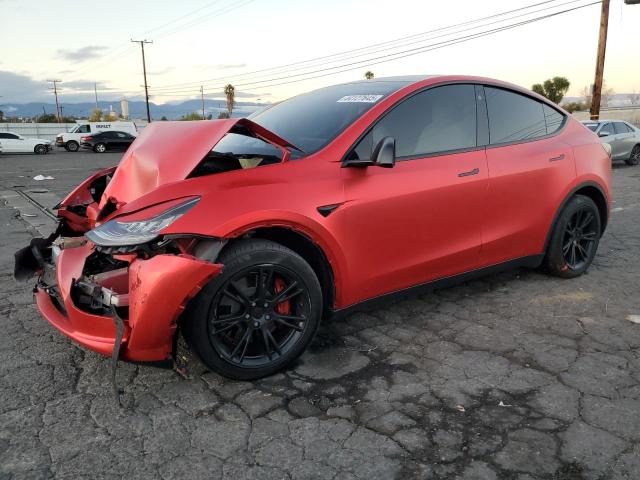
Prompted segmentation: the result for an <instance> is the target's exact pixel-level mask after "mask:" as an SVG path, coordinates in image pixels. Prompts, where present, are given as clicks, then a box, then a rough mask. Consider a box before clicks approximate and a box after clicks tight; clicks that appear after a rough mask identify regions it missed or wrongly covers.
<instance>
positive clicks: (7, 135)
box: [0, 133, 11, 138]
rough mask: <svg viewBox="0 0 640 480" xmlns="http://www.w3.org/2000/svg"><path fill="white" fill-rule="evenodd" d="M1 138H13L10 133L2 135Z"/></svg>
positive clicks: (0, 134)
mask: <svg viewBox="0 0 640 480" xmlns="http://www.w3.org/2000/svg"><path fill="white" fill-rule="evenodd" d="M0 138H11V137H10V136H9V134H8V133H0Z"/></svg>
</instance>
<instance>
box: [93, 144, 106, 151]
mask: <svg viewBox="0 0 640 480" xmlns="http://www.w3.org/2000/svg"><path fill="white" fill-rule="evenodd" d="M93 151H94V152H96V153H104V152H106V151H107V146H106V145H105V144H104V143H98V144H97V145H96V146H95V147H93Z"/></svg>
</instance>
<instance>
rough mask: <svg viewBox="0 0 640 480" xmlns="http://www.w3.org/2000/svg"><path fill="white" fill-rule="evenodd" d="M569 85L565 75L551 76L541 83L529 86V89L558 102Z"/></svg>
mask: <svg viewBox="0 0 640 480" xmlns="http://www.w3.org/2000/svg"><path fill="white" fill-rule="evenodd" d="M570 85H571V83H570V82H569V80H567V79H566V78H565V77H553V78H550V79H548V80H545V81H544V83H542V84H540V83H536V84H535V85H533V86H532V87H531V90H533V91H534V92H536V93H537V94H539V95H542V96H543V97H546V98H548V99H549V100H551V101H552V102H554V103H558V104H559V103H560V101H561V100H562V99H563V97H564V96H565V94H566V93H567V90H569V86H570Z"/></svg>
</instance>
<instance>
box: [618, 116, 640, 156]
mask: <svg viewBox="0 0 640 480" xmlns="http://www.w3.org/2000/svg"><path fill="white" fill-rule="evenodd" d="M613 129H614V131H615V133H616V144H618V147H619V149H618V155H619V156H620V158H621V159H624V160H626V159H628V158H629V157H630V156H631V150H632V149H633V147H634V146H635V144H636V142H635V135H634V134H633V131H632V130H631V129H630V128H629V127H627V125H626V124H625V123H624V122H613Z"/></svg>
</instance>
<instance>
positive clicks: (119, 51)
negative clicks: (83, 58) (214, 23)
mask: <svg viewBox="0 0 640 480" xmlns="http://www.w3.org/2000/svg"><path fill="white" fill-rule="evenodd" d="M220 1H221V0H214V1H213V2H209V3H208V4H206V5H204V6H202V7H199V8H197V9H195V10H192V11H191V12H189V13H186V14H184V15H182V16H180V17H178V18H177V19H173V20H171V21H169V22H166V23H163V24H162V25H160V26H158V27H154V28H152V29H151V30H148V31H146V32H144V33H143V34H142V35H141V36H146V35H148V34H149V33H151V32H154V31H157V30H161V29H162V28H164V27H166V26H169V25H173V24H175V22H178V21H180V20H182V19H184V18H186V17H189V16H191V15H194V14H196V13H198V12H201V11H202V10H205V9H207V8H209V7H212V6H214V5H215V4H217V3H220ZM242 1H245V3H244V4H243V5H238V4H235V5H228V6H227V7H223V8H221V9H219V10H216V11H214V12H210V13H209V14H207V15H205V16H204V17H200V18H198V19H197V21H196V22H195V23H192V24H189V23H185V24H184V25H181V26H180V27H178V28H177V29H176V28H174V29H173V30H175V31H174V32H172V30H171V29H169V30H167V32H169V33H167V32H163V33H160V34H159V35H156V36H155V37H156V39H158V38H164V37H166V36H169V35H172V34H173V33H176V32H177V31H178V30H180V29H181V28H185V29H187V28H190V27H191V26H194V25H195V24H197V23H201V22H202V21H206V20H208V19H210V18H216V17H218V16H220V15H223V14H225V13H229V12H231V11H232V10H235V9H237V8H240V7H242V6H244V5H246V4H248V3H251V2H253V1H255V0H248V1H246V0H242ZM225 8H227V9H226V10H225ZM131 53H133V50H132V48H131V47H130V46H129V45H128V44H127V43H122V44H120V45H117V46H115V47H114V48H113V49H112V50H111V52H109V53H106V54H104V55H102V56H101V57H100V58H98V59H96V60H94V61H92V62H90V63H89V64H85V65H84V66H83V67H82V68H80V69H79V70H77V71H76V72H74V77H76V78H79V77H78V75H79V73H84V72H86V71H89V70H93V69H95V68H96V67H98V66H102V65H104V64H106V63H109V61H111V60H112V59H113V58H115V57H116V56H119V57H120V58H122V57H124V56H127V55H130V54H131ZM96 62H97V63H96Z"/></svg>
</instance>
